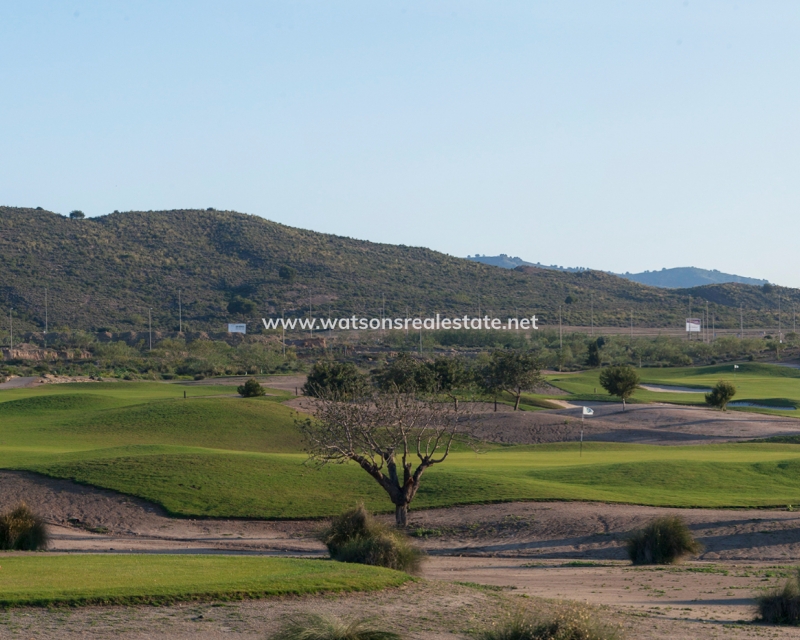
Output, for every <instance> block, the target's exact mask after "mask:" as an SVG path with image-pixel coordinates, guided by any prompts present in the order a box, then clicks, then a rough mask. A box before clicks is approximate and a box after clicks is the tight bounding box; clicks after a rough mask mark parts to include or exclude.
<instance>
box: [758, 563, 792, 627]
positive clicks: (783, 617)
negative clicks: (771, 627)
mask: <svg viewBox="0 0 800 640" xmlns="http://www.w3.org/2000/svg"><path fill="white" fill-rule="evenodd" d="M756 609H757V611H758V614H757V619H758V620H760V621H762V622H766V623H768V624H791V625H797V624H800V569H798V571H797V573H795V574H794V575H792V576H790V577H789V578H788V579H787V580H786V583H785V584H784V585H783V587H777V588H775V589H773V590H772V591H768V592H767V593H765V594H763V595H760V596H757V597H756Z"/></svg>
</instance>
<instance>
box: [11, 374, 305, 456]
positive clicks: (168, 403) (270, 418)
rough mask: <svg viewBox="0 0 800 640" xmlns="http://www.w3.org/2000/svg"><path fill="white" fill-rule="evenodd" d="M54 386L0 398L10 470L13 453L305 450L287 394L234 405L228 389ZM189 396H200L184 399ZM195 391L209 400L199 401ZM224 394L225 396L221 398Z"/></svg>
mask: <svg viewBox="0 0 800 640" xmlns="http://www.w3.org/2000/svg"><path fill="white" fill-rule="evenodd" d="M52 386H54V387H56V386H57V387H61V388H60V389H58V390H57V391H60V393H54V392H53V391H52V390H51V389H49V388H39V389H30V390H28V389H25V390H20V391H26V392H27V397H14V395H11V398H10V399H8V400H6V398H8V397H9V395H7V394H9V392H0V447H2V446H5V447H8V448H9V450H7V454H8V457H7V460H6V464H7V465H9V466H10V465H13V464H14V457H15V456H14V452H13V451H12V450H11V449H12V448H18V449H19V450H20V453H22V452H31V451H38V452H39V453H40V454H41V455H42V456H46V455H47V453H48V452H52V453H59V454H62V453H64V452H65V451H69V450H92V449H101V448H112V447H125V446H132V445H177V446H191V447H207V448H214V449H225V450H235V451H261V452H279V451H286V452H296V451H299V450H300V447H301V440H300V435H299V433H298V432H297V430H296V429H295V428H294V422H293V418H294V411H293V410H292V409H290V408H289V407H286V406H284V405H282V404H281V403H280V402H279V401H280V400H283V399H285V398H286V397H288V396H287V395H286V394H281V395H276V396H265V397H262V398H253V399H245V398H239V397H231V394H232V393H233V394H234V396H235V392H233V389H232V388H231V387H216V386H214V387H211V386H209V387H180V386H178V385H172V384H170V385H166V384H158V383H132V384H130V386H129V385H128V384H125V383H116V384H96V385H89V384H76V385H68V384H65V385H52ZM70 387H72V389H70ZM97 387H100V389H98V388H97ZM164 388H166V390H167V391H168V392H169V395H167V396H166V397H165V390H164ZM186 389H188V390H190V391H192V392H193V393H194V394H195V395H194V396H192V395H190V394H187V396H188V398H187V399H183V397H182V394H183V391H184V390H186ZM198 389H200V390H202V391H205V392H208V393H209V395H208V396H206V397H202V396H199V393H198ZM220 390H224V391H225V392H226V394H218V392H219V391H220ZM147 392H150V393H151V396H150V397H149V398H148V397H147ZM15 395H17V396H19V395H20V394H19V393H17V394H15ZM4 400H5V401H4ZM25 463H27V457H26V461H25Z"/></svg>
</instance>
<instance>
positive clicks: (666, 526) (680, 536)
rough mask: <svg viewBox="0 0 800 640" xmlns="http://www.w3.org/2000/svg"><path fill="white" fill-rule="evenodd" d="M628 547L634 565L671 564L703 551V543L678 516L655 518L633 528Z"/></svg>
mask: <svg viewBox="0 0 800 640" xmlns="http://www.w3.org/2000/svg"><path fill="white" fill-rule="evenodd" d="M627 547H628V557H630V559H631V562H632V563H633V564H673V563H674V562H677V561H678V560H680V559H681V558H683V557H684V556H687V555H691V554H695V553H700V551H702V550H703V545H702V544H700V543H699V542H698V541H697V540H695V539H694V536H692V532H691V531H689V527H687V526H686V523H685V522H684V521H683V519H682V518H680V517H678V516H665V517H663V518H657V519H655V520H653V521H652V522H651V523H650V524H648V525H647V526H646V527H645V528H644V529H640V530H639V531H634V532H633V533H632V534H631V536H630V537H629V538H628V540H627Z"/></svg>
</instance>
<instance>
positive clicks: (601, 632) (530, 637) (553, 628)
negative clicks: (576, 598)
mask: <svg viewBox="0 0 800 640" xmlns="http://www.w3.org/2000/svg"><path fill="white" fill-rule="evenodd" d="M478 638H479V640H620V639H621V638H622V635H621V633H620V631H619V630H618V629H617V628H615V627H612V626H610V625H608V624H606V623H604V622H603V621H601V620H598V619H597V616H596V615H595V614H594V612H592V611H591V610H589V609H584V608H581V607H570V608H568V609H564V610H562V611H560V612H558V613H557V614H556V615H554V616H552V617H550V618H545V619H542V618H541V617H538V616H535V615H532V614H530V613H527V612H517V613H515V614H514V615H512V616H511V617H510V618H509V619H508V620H506V621H504V622H501V623H499V624H497V625H495V626H494V627H492V628H491V629H487V630H485V631H483V632H482V633H480V634H479V635H478Z"/></svg>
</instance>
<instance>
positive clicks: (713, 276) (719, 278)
mask: <svg viewBox="0 0 800 640" xmlns="http://www.w3.org/2000/svg"><path fill="white" fill-rule="evenodd" d="M617 275H619V276H621V277H623V278H627V279H628V280H633V281H634V282H640V283H641V284H647V285H650V286H651V287H666V288H670V289H684V288H688V287H702V286H703V285H707V284H724V283H728V282H736V283H739V284H750V285H755V286H761V285H765V284H767V280H759V279H758V278H746V277H744V276H737V275H733V274H732V273H722V272H721V271H717V270H716V269H713V270H709V269H698V268H697V267H676V268H674V269H662V270H661V271H644V272H642V273H618V274H617Z"/></svg>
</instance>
